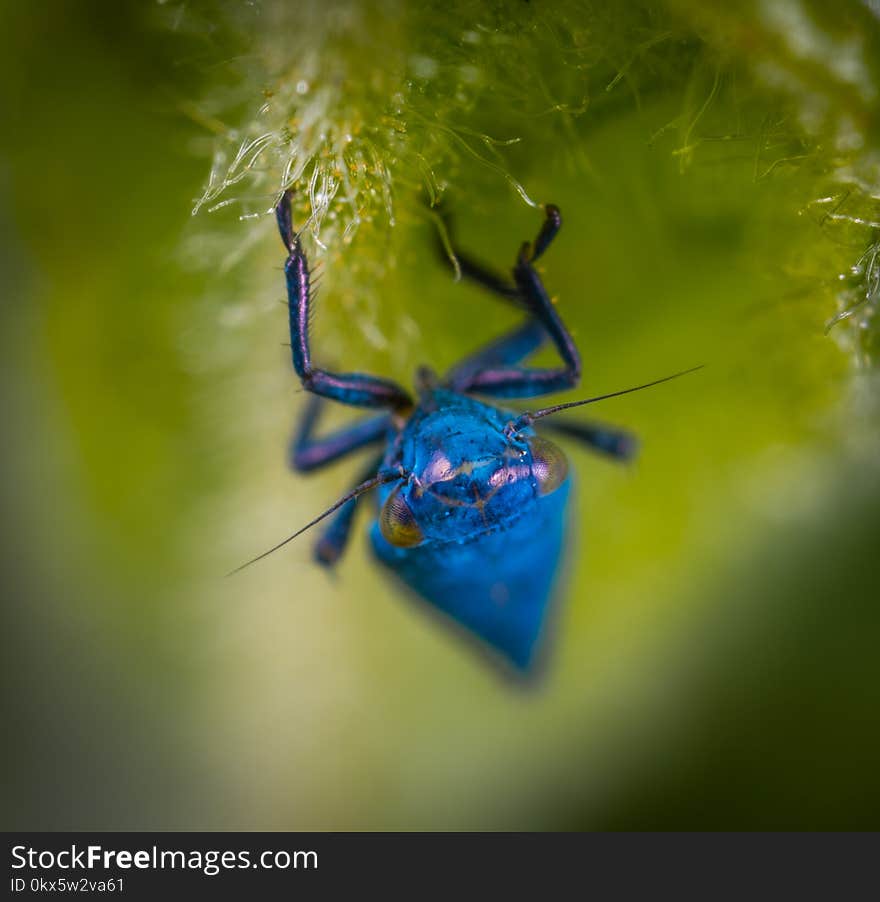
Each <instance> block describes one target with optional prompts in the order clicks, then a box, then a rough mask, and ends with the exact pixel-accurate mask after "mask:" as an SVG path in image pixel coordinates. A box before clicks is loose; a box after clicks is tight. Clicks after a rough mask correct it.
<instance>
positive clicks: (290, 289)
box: [275, 191, 412, 409]
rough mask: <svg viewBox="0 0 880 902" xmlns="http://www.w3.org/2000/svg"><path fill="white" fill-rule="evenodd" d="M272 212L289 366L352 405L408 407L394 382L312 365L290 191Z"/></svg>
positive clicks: (314, 388) (302, 262)
mask: <svg viewBox="0 0 880 902" xmlns="http://www.w3.org/2000/svg"><path fill="white" fill-rule="evenodd" d="M275 215H276V218H277V220H278V230H279V232H280V233H281V240H282V241H283V242H284V245H285V247H286V248H287V251H288V256H287V262H286V263H285V264H284V275H285V277H286V279H287V297H288V306H289V308H290V346H291V349H292V356H293V367H294V369H295V370H296V373H297V375H298V376H299V378H300V379H301V380H302V385H303V388H304V389H306V391H310V392H314V393H315V394H316V395H323V396H324V397H325V398H331V399H332V400H334V401H339V402H340V403H342V404H351V405H352V406H354V407H389V408H393V409H401V408H405V407H409V406H410V405H411V404H412V400H411V399H410V396H409V395H408V394H407V393H406V391H404V389H403V388H401V387H400V386H399V385H398V384H397V383H396V382H392V381H390V380H388V379H380V378H378V377H376V376H368V375H366V374H364V373H331V372H329V371H328V370H322V369H318V368H317V367H315V366H313V364H312V357H311V351H310V349H309V310H310V294H309V266H308V261H307V260H306V255H305V253H304V252H303V249H302V245H301V244H300V240H299V236H298V235H296V234H295V233H294V231H293V223H292V220H291V212H290V191H285V192H284V194H283V195H282V197H281V200H280V201H279V203H278V206H277V207H276V208H275Z"/></svg>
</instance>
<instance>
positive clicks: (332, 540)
mask: <svg viewBox="0 0 880 902" xmlns="http://www.w3.org/2000/svg"><path fill="white" fill-rule="evenodd" d="M381 465H382V458H381V457H377V458H374V459H373V460H371V461H370V465H369V466H368V467H366V468H365V469H364V470H363V471H362V472H361V473H360V475H359V476H358V478H357V481H356V482H355V485H360V483H362V482H365V481H366V480H367V479H369V478H370V477H371V476H375V475H376V472H377V471H378V469H379V467H380V466H381ZM358 500H359V499H357V498H354V499H352V500H351V501H348V502H346V503H345V504H343V505H342V507H340V508H339V510H338V511H336V513H335V514H334V515H333V516H332V517H331V519H330V522H329V524H328V525H327V527H326V528H325V529H324V532H323V533H322V534H321V538H320V539H318V541H317V542H315V549H314V555H315V560H316V561H317V562H318V563H319V564H323V565H324V566H325V567H332V566H333V565H334V564H336V562H337V561H338V560H339V558H341V557H342V553H343V552H344V551H345V546H346V545H347V544H348V539H349V536H350V535H351V527H352V524H353V523H354V516H355V514H356V513H357V503H358Z"/></svg>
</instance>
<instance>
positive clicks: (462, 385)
mask: <svg viewBox="0 0 880 902" xmlns="http://www.w3.org/2000/svg"><path fill="white" fill-rule="evenodd" d="M546 338H547V333H546V332H545V331H544V327H543V326H542V325H541V323H539V322H538V320H536V319H528V320H526V321H525V322H524V323H523V324H522V325H520V326H518V327H517V328H516V329H514V330H513V331H511V332H508V333H507V334H506V335H502V336H501V338H497V339H495V341H492V342H490V343H489V344H487V345H485V346H483V347H482V348H480V349H479V350H478V351H475V352H474V353H473V354H471V355H469V356H468V357H465V359H464V360H462V361H461V362H460V363H457V364H456V365H455V366H454V367H453V368H452V369H451V370H450V371H449V372H448V373H447V374H446V378H445V379H444V382H445V384H446V385H448V386H449V387H450V388H452V389H453V390H455V391H467V390H468V386H469V385H471V383H472V382H473V380H474V377H475V376H476V375H477V374H478V373H481V372H482V371H483V370H488V369H493V368H495V367H509V366H514V365H516V364H517V363H519V362H520V361H521V360H524V359H525V358H526V357H528V356H529V355H530V354H533V353H534V352H535V351H537V350H538V348H539V347H541V345H542V344H543V343H544V341H545V340H546Z"/></svg>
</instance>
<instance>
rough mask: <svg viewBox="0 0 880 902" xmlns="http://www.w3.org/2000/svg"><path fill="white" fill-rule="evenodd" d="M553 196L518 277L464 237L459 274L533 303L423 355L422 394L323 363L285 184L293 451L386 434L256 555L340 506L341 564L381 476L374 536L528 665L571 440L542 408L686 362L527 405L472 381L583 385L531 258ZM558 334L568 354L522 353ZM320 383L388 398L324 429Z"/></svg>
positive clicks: (555, 212)
mask: <svg viewBox="0 0 880 902" xmlns="http://www.w3.org/2000/svg"><path fill="white" fill-rule="evenodd" d="M545 212H546V216H545V219H544V222H543V224H542V226H541V228H540V230H539V232H538V235H537V237H536V238H535V240H534V241H533V242H526V243H525V244H523V245H522V247H521V248H520V250H519V253H518V255H517V258H516V263H515V265H514V267H513V273H512V276H513V278H512V281H511V282H508V281H505V280H504V279H502V278H500V277H498V276H496V275H495V274H493V273H491V272H490V271H488V270H487V269H485V268H483V267H482V266H480V265H478V264H476V263H475V262H473V261H472V260H470V259H469V258H468V257H466V256H465V255H463V254H460V253H458V252H456V256H457V259H458V262H459V266H460V268H461V272H462V275H463V276H465V277H466V278H469V279H471V280H473V281H474V282H476V283H478V284H480V285H482V286H483V287H485V288H487V289H489V290H490V291H491V292H493V293H494V294H495V295H497V296H498V297H500V298H502V299H504V300H505V301H507V302H509V303H511V304H513V305H515V306H516V307H518V308H520V309H521V310H523V312H524V313H525V319H524V321H523V323H522V324H521V325H520V326H518V327H517V328H515V329H514V330H513V331H511V332H509V333H508V334H506V335H503V336H502V337H501V338H498V339H496V340H495V341H493V342H491V343H490V344H488V345H486V346H485V347H483V348H481V349H480V350H478V351H476V352H475V353H473V354H471V355H470V356H468V357H466V358H465V359H464V360H463V361H462V362H461V363H459V364H458V365H457V366H455V367H454V368H453V369H452V370H451V371H450V372H448V373H447V374H446V376H445V377H444V378H442V379H440V378H438V377H437V375H436V374H435V373H433V371H431V370H430V369H428V368H426V367H422V368H420V369H419V370H418V372H417V375H416V389H417V398H413V397H412V396H411V395H410V394H409V393H408V392H407V391H406V390H405V389H404V388H402V387H401V386H400V385H398V384H397V383H395V382H392V381H389V380H387V379H380V378H377V377H375V376H369V375H364V374H362V373H333V372H329V371H328V370H324V369H320V368H319V367H317V366H315V365H314V364H313V362H312V357H311V351H310V348H309V315H310V290H309V267H308V262H307V260H306V255H305V253H304V252H303V249H302V246H301V244H300V240H299V236H298V235H297V234H295V232H294V230H293V225H292V220H291V209H290V193H289V192H286V193H285V194H284V195H283V196H282V198H281V200H280V202H279V204H278V206H277V208H276V216H277V219H278V227H279V230H280V232H281V238H282V240H283V241H284V245H285V247H286V248H287V251H288V257H287V262H286V264H285V267H284V272H285V275H286V279H287V292H288V299H289V309H290V343H291V347H292V353H293V366H294V369H295V370H296V373H297V375H298V376H299V378H300V380H301V382H302V386H303V388H304V389H305V390H306V391H308V392H311V393H312V394H313V395H314V397H313V398H312V399H311V400H310V403H309V404H308V406H307V408H306V410H305V413H304V416H303V420H302V422H301V424H300V426H299V429H298V431H297V434H296V436H295V438H294V441H293V443H292V449H291V450H292V454H291V459H292V460H291V462H292V465H293V467H294V469H296V470H298V471H301V472H305V471H310V470H315V469H318V468H320V467H324V466H326V465H327V464H330V463H332V462H333V461H336V460H339V459H340V458H342V457H345V456H347V455H349V454H352V453H354V452H355V451H359V450H361V449H364V448H368V447H374V446H375V447H377V448H378V447H380V446H381V449H382V450H381V453H380V454H379V455H378V457H376V456H374V457H373V458H372V459H371V461H370V464H369V466H368V467H367V469H366V470H365V472H364V473H363V474H362V476H361V480H362V481H360V482H359V484H358V485H357V486H356V487H355V488H353V489H352V490H351V491H349V492H348V493H347V494H346V495H344V496H343V497H342V498H340V499H339V501H337V502H336V503H335V504H334V505H332V506H331V507H330V508H329V509H328V510H326V511H324V512H323V513H322V514H321V515H320V516H319V517H317V518H315V519H314V520H313V521H312V522H311V523H309V524H307V525H306V526H304V527H303V528H302V529H300V530H299V531H297V532H296V533H294V534H293V535H292V536H290V537H288V538H287V539H285V540H284V541H283V542H281V543H279V544H278V545H276V546H275V547H274V548H272V549H270V550H269V551H267V552H265V553H264V554H261V555H259V557H256V558H254V559H253V560H252V561H249V562H248V563H247V564H244V565H243V566H244V567H246V566H248V565H249V564H252V563H254V562H255V561H257V560H260V559H261V558H263V557H265V556H266V555H267V554H270V553H271V552H273V551H275V550H277V549H278V548H280V547H281V546H282V545H285V544H287V542H289V541H291V540H292V539H294V538H296V536H298V535H300V534H301V533H302V532H304V531H305V530H306V529H309V528H310V527H312V526H314V525H315V524H316V523H318V522H320V521H321V520H323V519H324V518H325V517H330V516H331V515H332V519H330V521H329V525H327V526H326V528H325V530H324V532H323V534H322V535H321V537H320V539H319V540H318V542H317V544H316V546H315V556H316V558H317V560H318V561H320V562H321V563H322V564H324V565H326V566H332V565H334V564H335V563H336V562H337V561H338V560H339V557H340V556H341V554H342V553H343V551H344V549H345V546H346V544H347V542H348V538H349V535H350V533H351V528H352V522H353V519H354V514H355V510H356V506H357V505H356V499H357V498H358V497H359V496H360V495H363V494H364V493H365V492H368V491H370V490H372V489H378V501H379V515H378V518H377V519H376V521H375V522H374V523H373V525H372V527H371V529H370V539H371V543H372V546H373V550H374V552H375V554H376V556H377V558H378V559H379V561H381V562H382V563H383V564H384V565H385V566H386V567H388V568H389V569H390V570H391V571H392V572H393V573H394V574H396V575H397V576H398V577H399V578H400V579H402V580H403V582H405V583H406V584H407V585H408V586H409V587H410V588H411V589H413V590H414V591H415V592H416V593H417V594H418V595H419V596H420V597H421V598H422V599H424V600H425V601H427V602H429V603H430V604H431V605H433V606H435V607H436V608H437V609H439V611H441V612H442V613H443V614H444V615H446V617H447V618H449V619H450V620H451V621H452V622H453V623H455V624H458V625H459V626H461V627H464V628H465V629H466V630H467V631H468V632H469V633H470V634H472V635H473V636H475V637H477V638H479V639H480V640H482V642H483V643H485V645H486V646H487V647H488V648H489V649H490V650H492V651H494V652H495V653H497V654H498V655H500V656H501V659H502V660H505V661H506V662H508V663H509V664H511V665H513V667H514V668H515V669H516V671H518V672H527V671H529V670H530V669H531V668H532V666H533V664H534V661H535V659H536V653H537V651H538V648H539V646H540V637H541V635H542V632H543V628H544V625H545V622H546V621H547V619H548V617H547V615H548V608H549V606H550V601H551V599H552V597H553V594H554V584H555V582H556V579H557V574H558V572H559V564H560V558H561V556H562V552H563V546H564V539H565V529H566V508H567V505H568V500H569V496H570V494H571V477H570V475H569V468H568V463H567V461H566V458H565V455H564V454H563V452H562V451H561V450H560V449H559V448H558V447H557V446H556V445H555V444H553V443H552V442H551V441H549V440H548V439H547V438H546V437H544V436H539V435H538V434H536V432H535V430H534V429H533V428H532V424H533V423H534V422H535V421H537V420H539V419H542V418H544V417H548V416H550V415H551V414H555V413H558V412H559V411H561V410H565V409H567V408H570V407H576V406H579V405H582V404H586V403H592V402H593V401H597V400H602V399H603V398H606V397H613V396H615V395H618V394H625V393H626V392H630V391H636V390H638V389H640V388H646V387H648V386H649V385H655V384H658V383H660V382H665V381H668V379H672V378H675V376H668V377H666V378H665V379H659V380H656V382H651V383H648V384H647V385H644V386H637V387H636V388H631V389H626V390H625V391H624V392H614V393H613V394H612V395H603V396H602V398H590V399H587V400H585V401H573V402H570V403H568V404H559V405H556V406H555V407H548V408H544V409H543V410H537V411H531V412H526V413H521V412H512V411H510V410H507V409H504V408H500V407H495V406H493V405H490V404H487V403H485V402H484V401H480V400H478V399H477V398H476V397H474V396H475V395H478V396H481V397H484V398H498V399H509V398H533V397H536V396H539V395H544V394H549V393H551V392H557V391H560V390H563V389H569V388H572V387H574V386H575V385H577V384H578V381H579V380H580V375H581V361H580V355H579V354H578V350H577V348H576V346H575V344H574V341H573V340H572V337H571V335H570V334H569V332H568V329H566V327H565V324H564V323H563V322H562V319H561V318H560V316H559V314H558V313H557V311H556V308H555V307H554V305H553V303H552V302H551V301H550V298H549V296H548V295H547V292H546V290H545V288H544V286H543V284H542V282H541V279H540V277H539V275H538V273H537V271H536V270H535V266H534V264H535V261H536V260H538V258H539V257H541V255H542V254H543V253H544V252H545V251H546V250H547V248H548V246H549V245H550V243H551V242H552V240H553V238H554V237H555V236H556V234H557V233H558V232H559V229H560V227H561V225H562V218H561V215H560V212H559V209H558V208H557V207H555V206H549V205H548V206H547V207H546V210H545ZM547 340H549V341H551V342H552V343H553V346H554V347H555V348H556V350H557V351H558V353H559V356H560V358H561V360H562V365H561V366H558V367H554V368H535V367H526V366H523V365H522V364H523V362H524V361H525V360H526V358H528V357H529V356H530V355H531V354H533V353H534V352H535V351H537V350H538V348H539V347H540V346H541V345H542V344H544V342H545V341H547ZM678 375H682V374H676V376H678ZM324 398H328V399H330V400H333V401H338V402H340V403H342V404H349V405H351V406H354V407H366V408H373V409H380V410H382V411H383V412H382V413H380V414H378V415H373V416H371V417H369V418H367V419H364V420H362V421H360V422H357V423H355V424H354V425H353V426H349V427H346V428H343V429H340V430H338V431H336V432H333V433H331V434H330V435H327V436H325V437H323V438H317V437H316V436H315V431H316V427H317V425H318V420H319V416H320V412H321V407H322V405H323V400H322V399H324ZM547 425H548V426H549V427H551V428H553V429H555V430H556V431H557V432H561V433H563V434H566V435H568V436H571V437H573V438H576V439H579V440H580V441H582V442H583V443H585V444H586V445H588V446H589V447H591V448H593V449H595V450H596V451H599V452H601V453H603V454H605V455H609V456H611V457H613V458H617V459H619V460H627V459H629V458H630V457H631V456H632V454H633V453H634V451H635V447H636V443H635V441H634V440H633V438H632V436H631V435H629V434H628V433H626V432H623V431H620V430H616V429H612V428H609V427H607V426H604V425H598V424H590V423H583V422H581V423H572V422H566V421H565V420H556V421H554V420H551V421H549V422H548V424H547ZM238 569H242V568H238ZM233 572H236V571H233Z"/></svg>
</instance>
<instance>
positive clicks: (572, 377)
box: [456, 206, 581, 398]
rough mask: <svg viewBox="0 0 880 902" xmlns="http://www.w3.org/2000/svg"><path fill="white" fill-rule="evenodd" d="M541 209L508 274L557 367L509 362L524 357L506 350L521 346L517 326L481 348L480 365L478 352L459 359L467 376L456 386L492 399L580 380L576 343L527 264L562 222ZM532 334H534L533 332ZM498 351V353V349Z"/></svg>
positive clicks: (538, 391)
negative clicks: (543, 216) (546, 340)
mask: <svg viewBox="0 0 880 902" xmlns="http://www.w3.org/2000/svg"><path fill="white" fill-rule="evenodd" d="M546 213H547V216H546V219H545V220H544V224H543V225H542V227H541V230H540V232H538V235H537V237H536V238H535V241H534V243H533V244H531V245H530V244H528V243H526V244H524V245H523V246H522V248H521V249H520V252H519V256H518V258H517V263H516V266H515V267H514V269H513V279H514V282H515V284H516V288H517V294H518V296H519V298H521V299H522V302H523V304H524V305H525V307H526V309H527V310H528V311H529V312H530V313H531V315H532V316H533V317H534V321H535V322H536V323H539V324H540V326H541V327H542V329H543V331H544V333H546V335H548V336H549V337H550V339H551V340H552V342H553V344H554V345H555V346H556V349H557V350H558V352H559V356H560V357H561V358H562V362H563V366H562V367H554V368H552V369H538V368H526V367H520V366H515V365H514V364H516V363H517V362H518V360H521V359H523V357H524V356H526V355H525V354H523V355H520V356H519V358H516V356H515V354H514V353H508V352H513V351H515V350H516V349H517V347H518V346H526V347H527V343H526V344H525V345H523V344H522V342H523V338H522V336H523V334H525V330H526V327H521V329H520V330H517V332H515V333H512V334H511V335H509V336H507V338H506V339H502V340H501V342H498V343H496V344H494V345H490V346H489V347H488V348H487V349H486V352H487V354H486V360H485V364H486V365H485V366H484V367H483V368H481V369H478V368H476V367H475V366H474V361H475V360H479V355H475V358H471V360H469V361H465V364H463V365H462V369H464V367H465V366H466V367H467V369H466V371H465V373H466V375H467V376H468V378H467V379H465V378H460V379H457V384H458V390H459V391H463V392H474V393H476V394H483V395H491V396H493V397H498V398H534V397H536V396H538V395H545V394H550V393H551V392H555V391H561V390H562V389H566V388H572V387H573V386H575V385H577V383H578V381H579V380H580V375H581V360H580V355H579V354H578V350H577V347H576V346H575V343H574V340H573V339H572V337H571V335H570V334H569V331H568V329H566V327H565V324H564V323H563V322H562V320H561V319H560V317H559V314H558V313H557V312H556V308H555V307H554V306H553V303H552V301H551V300H550V298H549V296H548V295H547V291H546V289H545V288H544V285H543V283H542V282H541V278H540V276H539V275H538V273H537V272H536V270H535V268H534V266H533V265H532V264H533V263H534V262H535V260H537V259H538V258H539V257H540V256H541V255H542V254H543V253H544V251H546V250H547V248H548V247H549V245H550V242H551V241H552V240H553V238H554V237H555V236H556V234H557V232H558V231H559V229H560V228H561V227H562V217H561V215H560V213H559V210H558V208H557V207H554V206H548V207H547V208H546ZM533 334H534V335H537V333H533ZM508 342H509V343H508ZM535 347H537V345H536V346H535ZM499 350H501V351H503V352H504V353H499ZM531 350H534V348H531V349H530V350H529V351H528V353H530V352H531ZM456 369H459V368H456Z"/></svg>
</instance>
